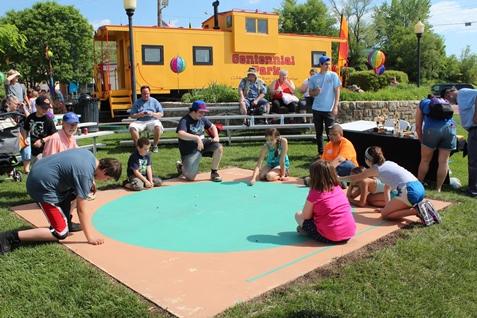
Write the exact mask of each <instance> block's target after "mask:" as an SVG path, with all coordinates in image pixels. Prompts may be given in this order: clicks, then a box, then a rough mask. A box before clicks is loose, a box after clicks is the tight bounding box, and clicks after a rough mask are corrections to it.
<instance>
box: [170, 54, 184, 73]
mask: <svg viewBox="0 0 477 318" xmlns="http://www.w3.org/2000/svg"><path fill="white" fill-rule="evenodd" d="M185 69H186V62H185V60H184V59H183V58H182V57H180V56H177V57H175V58H173V59H172V60H171V70H172V71H173V72H174V73H182V72H184V70H185Z"/></svg>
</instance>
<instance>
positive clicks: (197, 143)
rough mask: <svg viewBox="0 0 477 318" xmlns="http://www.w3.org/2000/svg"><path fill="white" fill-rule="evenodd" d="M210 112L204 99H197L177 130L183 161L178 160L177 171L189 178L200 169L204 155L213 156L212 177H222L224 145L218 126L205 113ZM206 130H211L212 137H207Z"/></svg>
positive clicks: (219, 178) (214, 179)
mask: <svg viewBox="0 0 477 318" xmlns="http://www.w3.org/2000/svg"><path fill="white" fill-rule="evenodd" d="M206 112H209V110H208V109H207V105H206V104H205V102H204V101H202V100H196V101H195V102H193V103H192V106H191V108H189V114H187V115H185V116H184V117H182V118H181V119H180V121H179V125H178V126H177V129H176V132H177V137H179V151H180V153H181V159H182V162H181V161H177V162H176V168H177V173H179V176H181V175H183V176H184V177H185V178H186V179H187V180H189V181H193V180H194V179H195V177H196V176H197V172H198V171H199V163H200V159H201V158H202V156H204V157H212V171H211V173H210V179H211V180H212V181H214V182H221V181H222V178H221V177H220V176H219V174H218V173H217V169H218V168H219V164H220V160H221V159H222V151H223V147H222V145H221V144H220V143H219V133H218V131H217V127H215V125H214V124H212V123H211V122H210V120H209V119H207V117H205V116H204V115H205V113H206ZM206 130H211V134H212V135H213V136H214V137H213V138H212V139H208V138H207V139H205V138H204V134H205V132H206Z"/></svg>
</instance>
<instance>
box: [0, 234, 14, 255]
mask: <svg viewBox="0 0 477 318" xmlns="http://www.w3.org/2000/svg"><path fill="white" fill-rule="evenodd" d="M12 243H13V235H12V233H10V232H8V231H5V232H0V256H2V255H3V254H6V253H9V252H11V251H12Z"/></svg>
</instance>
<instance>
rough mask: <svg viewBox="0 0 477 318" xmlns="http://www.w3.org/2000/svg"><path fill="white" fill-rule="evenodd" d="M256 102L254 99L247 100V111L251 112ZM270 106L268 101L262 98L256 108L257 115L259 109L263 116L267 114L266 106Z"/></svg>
mask: <svg viewBox="0 0 477 318" xmlns="http://www.w3.org/2000/svg"><path fill="white" fill-rule="evenodd" d="M253 101H254V99H253V98H246V99H245V106H247V110H248V111H250V110H251V106H252V102H253ZM267 104H268V100H266V99H265V98H262V99H261V100H259V101H258V103H257V106H255V107H254V108H255V113H257V108H258V109H259V112H260V113H261V114H265V113H266V112H267V107H266V105H267Z"/></svg>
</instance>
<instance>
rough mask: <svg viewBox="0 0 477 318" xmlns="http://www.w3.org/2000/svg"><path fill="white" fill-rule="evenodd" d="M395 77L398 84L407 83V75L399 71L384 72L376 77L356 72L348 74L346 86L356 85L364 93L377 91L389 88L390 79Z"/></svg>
mask: <svg viewBox="0 0 477 318" xmlns="http://www.w3.org/2000/svg"><path fill="white" fill-rule="evenodd" d="M392 77H396V78H397V80H398V82H399V83H400V84H407V83H409V79H408V77H407V74H406V73H404V72H401V71H386V72H384V74H382V75H376V74H374V72H373V71H372V70H371V71H357V72H353V73H350V74H349V77H348V85H352V84H356V85H358V86H359V87H361V88H362V89H363V90H365V91H377V90H379V89H382V88H385V87H388V86H389V83H390V82H391V78H392Z"/></svg>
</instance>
